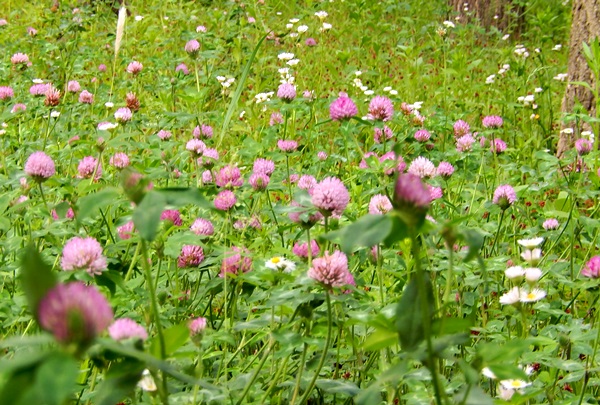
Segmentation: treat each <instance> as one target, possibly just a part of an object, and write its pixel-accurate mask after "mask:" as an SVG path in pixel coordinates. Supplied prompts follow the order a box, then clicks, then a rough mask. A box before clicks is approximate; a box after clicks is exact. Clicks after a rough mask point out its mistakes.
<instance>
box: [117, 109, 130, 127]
mask: <svg viewBox="0 0 600 405" xmlns="http://www.w3.org/2000/svg"><path fill="white" fill-rule="evenodd" d="M132 117H133V113H132V112H131V110H130V109H129V108H127V107H123V108H119V109H118V110H117V111H116V112H115V120H117V122H118V123H119V124H125V123H126V122H129V121H131V118H132Z"/></svg>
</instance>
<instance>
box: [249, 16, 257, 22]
mask: <svg viewBox="0 0 600 405" xmlns="http://www.w3.org/2000/svg"><path fill="white" fill-rule="evenodd" d="M247 21H248V24H254V23H255V22H256V18H254V17H252V16H248V20H247Z"/></svg>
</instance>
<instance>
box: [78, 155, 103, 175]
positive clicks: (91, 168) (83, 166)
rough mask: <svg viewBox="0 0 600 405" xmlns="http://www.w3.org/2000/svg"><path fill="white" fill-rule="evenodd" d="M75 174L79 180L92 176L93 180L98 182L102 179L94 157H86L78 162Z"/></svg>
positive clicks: (100, 168)
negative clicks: (76, 173)
mask: <svg viewBox="0 0 600 405" xmlns="http://www.w3.org/2000/svg"><path fill="white" fill-rule="evenodd" d="M77 172H78V173H79V174H78V175H77V177H79V178H80V179H89V178H91V177H92V176H94V180H98V179H99V178H100V177H102V166H101V165H100V163H99V161H98V160H97V159H96V158H95V157H93V156H86V157H84V158H83V159H81V160H80V161H79V165H78V166H77ZM94 173H95V175H94Z"/></svg>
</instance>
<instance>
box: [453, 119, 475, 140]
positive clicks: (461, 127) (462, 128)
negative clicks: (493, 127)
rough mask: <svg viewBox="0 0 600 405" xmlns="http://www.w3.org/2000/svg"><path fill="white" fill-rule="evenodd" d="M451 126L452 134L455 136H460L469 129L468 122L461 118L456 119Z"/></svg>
mask: <svg viewBox="0 0 600 405" xmlns="http://www.w3.org/2000/svg"><path fill="white" fill-rule="evenodd" d="M452 128H453V129H454V136H456V137H457V138H460V137H461V136H464V135H466V134H468V133H469V130H470V129H471V127H470V126H469V124H467V123H466V122H465V121H463V120H458V121H456V122H455V123H454V125H453V126H452Z"/></svg>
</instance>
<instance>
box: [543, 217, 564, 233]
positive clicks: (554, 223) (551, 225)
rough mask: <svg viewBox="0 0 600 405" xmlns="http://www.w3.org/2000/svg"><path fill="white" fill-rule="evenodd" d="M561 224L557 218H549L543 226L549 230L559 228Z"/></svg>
mask: <svg viewBox="0 0 600 405" xmlns="http://www.w3.org/2000/svg"><path fill="white" fill-rule="evenodd" d="M559 226H560V224H559V223H558V220H557V219H556V218H548V219H547V220H545V221H544V223H543V224H542V228H544V229H545V230H547V231H552V230H555V229H558V227H559Z"/></svg>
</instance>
